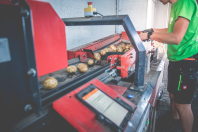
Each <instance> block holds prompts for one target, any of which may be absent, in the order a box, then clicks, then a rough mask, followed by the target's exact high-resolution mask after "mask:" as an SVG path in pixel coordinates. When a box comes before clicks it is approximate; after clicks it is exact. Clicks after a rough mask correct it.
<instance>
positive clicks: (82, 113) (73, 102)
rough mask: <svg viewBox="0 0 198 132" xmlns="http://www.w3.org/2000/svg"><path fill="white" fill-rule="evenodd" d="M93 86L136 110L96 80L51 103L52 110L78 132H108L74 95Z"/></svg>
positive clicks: (127, 101)
mask: <svg viewBox="0 0 198 132" xmlns="http://www.w3.org/2000/svg"><path fill="white" fill-rule="evenodd" d="M90 84H94V85H95V86H96V87H98V88H99V89H100V90H102V91H103V92H105V93H106V94H108V95H109V96H110V97H112V98H114V99H115V98H116V97H119V98H121V99H122V100H123V101H125V102H126V103H128V104H129V105H130V106H132V107H134V108H136V107H137V106H136V105H135V104H133V103H131V102H130V101H129V100H127V99H126V98H124V97H123V96H122V95H120V94H119V93H116V92H115V91H114V90H112V89H111V88H109V87H108V86H107V85H105V84H104V83H102V82H100V81H99V80H98V79H94V80H92V81H90V82H88V83H87V84H85V85H83V86H81V87H79V88H78V89H76V90H74V91H72V92H71V93H69V94H67V95H65V96H63V97H62V98H60V99H58V100H56V101H55V102H54V103H53V108H54V109H55V110H56V111H57V112H58V113H59V114H60V115H61V116H62V117H63V118H65V119H66V120H67V121H68V122H69V123H70V124H71V125H73V126H74V127H75V128H76V129H77V130H78V131H80V132H108V131H109V130H108V129H107V128H105V127H104V126H103V125H102V124H100V123H99V122H98V121H97V120H96V119H95V116H96V114H95V113H93V112H92V111H91V110H90V109H89V108H88V107H86V106H85V105H84V104H82V103H81V102H80V101H79V100H78V99H77V98H76V97H75V95H76V93H78V92H80V91H81V90H82V89H84V88H86V87H88V86H89V85H90Z"/></svg>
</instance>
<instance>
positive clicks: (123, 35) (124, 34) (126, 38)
mask: <svg viewBox="0 0 198 132" xmlns="http://www.w3.org/2000/svg"><path fill="white" fill-rule="evenodd" d="M140 32H141V31H137V33H138V34H139V33H140ZM122 38H123V39H125V40H128V41H130V40H129V38H128V36H127V34H126V32H122Z"/></svg>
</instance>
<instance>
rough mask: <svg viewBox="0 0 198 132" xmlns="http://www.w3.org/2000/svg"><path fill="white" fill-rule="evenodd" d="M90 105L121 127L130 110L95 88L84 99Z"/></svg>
mask: <svg viewBox="0 0 198 132" xmlns="http://www.w3.org/2000/svg"><path fill="white" fill-rule="evenodd" d="M83 100H85V101H86V102H87V103H88V104H90V105H91V106H92V107H94V108H95V109H96V110H98V111H99V112H100V113H102V114H103V115H104V116H106V117H107V118H108V119H109V120H111V121H112V122H114V123H115V124H116V125H118V126H120V124H121V123H122V121H123V119H124V118H125V116H126V114H127V113H128V110H126V109H125V108H124V107H122V106H121V105H119V104H118V103H117V102H115V101H114V100H113V99H111V98H110V97H108V96H107V95H105V94H104V93H103V92H101V91H100V90H98V89H97V88H95V89H94V90H92V91H91V92H89V93H88V94H86V95H85V96H84V97H83Z"/></svg>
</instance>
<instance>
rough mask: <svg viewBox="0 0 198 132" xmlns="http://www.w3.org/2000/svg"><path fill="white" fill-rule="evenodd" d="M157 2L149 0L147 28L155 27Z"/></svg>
mask: <svg viewBox="0 0 198 132" xmlns="http://www.w3.org/2000/svg"><path fill="white" fill-rule="evenodd" d="M155 3H156V1H155V0H148V6H147V20H146V29H149V28H153V27H154V18H155Z"/></svg>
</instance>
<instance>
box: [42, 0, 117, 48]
mask: <svg viewBox="0 0 198 132" xmlns="http://www.w3.org/2000/svg"><path fill="white" fill-rule="evenodd" d="M42 1H46V2H49V3H50V4H51V5H52V7H53V8H54V10H55V11H56V12H57V14H58V15H59V17H60V18H72V17H84V8H86V7H88V4H87V2H93V7H94V8H96V10H97V11H98V12H99V13H101V14H103V15H115V14H116V0H97V1H96V0H42ZM114 33H115V26H114V25H113V26H77V27H75V26H73V27H70V26H66V39H67V40H66V41H67V49H71V48H74V47H77V46H80V45H83V44H86V43H88V42H92V41H95V40H98V39H100V38H103V37H106V36H109V35H111V34H114Z"/></svg>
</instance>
